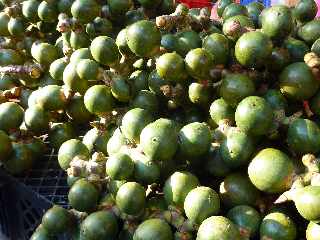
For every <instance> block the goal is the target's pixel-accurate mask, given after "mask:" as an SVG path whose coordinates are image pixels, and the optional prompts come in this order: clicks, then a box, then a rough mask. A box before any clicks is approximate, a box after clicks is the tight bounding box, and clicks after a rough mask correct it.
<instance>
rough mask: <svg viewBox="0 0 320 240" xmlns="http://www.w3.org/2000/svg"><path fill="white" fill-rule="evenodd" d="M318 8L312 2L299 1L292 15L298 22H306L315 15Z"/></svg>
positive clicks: (311, 0) (310, 0)
mask: <svg viewBox="0 0 320 240" xmlns="http://www.w3.org/2000/svg"><path fill="white" fill-rule="evenodd" d="M317 11H318V7H317V3H316V2H315V1H314V0H300V1H299V2H298V3H297V4H296V6H295V7H294V9H293V11H292V13H293V16H294V17H295V19H297V20H299V21H300V22H308V21H311V20H313V19H314V18H315V16H316V15H317Z"/></svg>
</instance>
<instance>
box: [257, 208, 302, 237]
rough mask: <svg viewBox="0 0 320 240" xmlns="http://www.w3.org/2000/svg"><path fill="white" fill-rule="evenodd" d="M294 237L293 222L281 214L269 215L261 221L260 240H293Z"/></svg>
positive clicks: (295, 233)
mask: <svg viewBox="0 0 320 240" xmlns="http://www.w3.org/2000/svg"><path fill="white" fill-rule="evenodd" d="M296 235H297V230H296V226H295V224H294V222H293V221H292V220H291V219H290V218H289V217H288V216H286V215H285V214H283V213H280V212H274V213H270V214H268V215H267V216H265V217H264V219H263V220H262V223H261V226H260V238H261V239H275V240H278V239H279V240H282V239H283V240H294V239H296Z"/></svg>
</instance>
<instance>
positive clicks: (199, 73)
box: [185, 48, 215, 80]
mask: <svg viewBox="0 0 320 240" xmlns="http://www.w3.org/2000/svg"><path fill="white" fill-rule="evenodd" d="M185 63H186V70H187V72H188V74H189V75H190V76H191V77H193V78H195V79H199V80H207V79H209V78H210V70H211V69H212V68H213V65H214V63H215V61H214V59H213V55H211V54H210V53H209V51H207V50H206V49H204V48H196V49H192V50H190V51H189V52H188V54H187V56H186V57H185Z"/></svg>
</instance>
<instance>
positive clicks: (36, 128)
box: [24, 105, 49, 134]
mask: <svg viewBox="0 0 320 240" xmlns="http://www.w3.org/2000/svg"><path fill="white" fill-rule="evenodd" d="M24 123H25V124H26V127H27V129H28V130H30V131H32V132H33V133H35V134H42V133H46V132H47V131H48V130H49V114H48V112H46V110H45V109H44V108H43V107H41V106H39V105H34V106H32V107H30V108H28V109H27V110H26V111H25V114H24Z"/></svg>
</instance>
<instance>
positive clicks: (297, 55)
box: [270, 37, 310, 64]
mask: <svg viewBox="0 0 320 240" xmlns="http://www.w3.org/2000/svg"><path fill="white" fill-rule="evenodd" d="M283 47H284V48H285V49H286V50H288V52H289V55H290V56H289V58H288V59H287V61H289V62H292V63H294V62H303V59H304V55H306V54H307V53H308V52H310V48H309V46H308V45H307V44H306V43H305V42H304V41H301V40H298V39H295V38H293V37H288V38H287V39H286V40H285V41H284V42H283ZM271 60H272V59H270V61H271ZM273 64H275V63H273Z"/></svg>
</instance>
